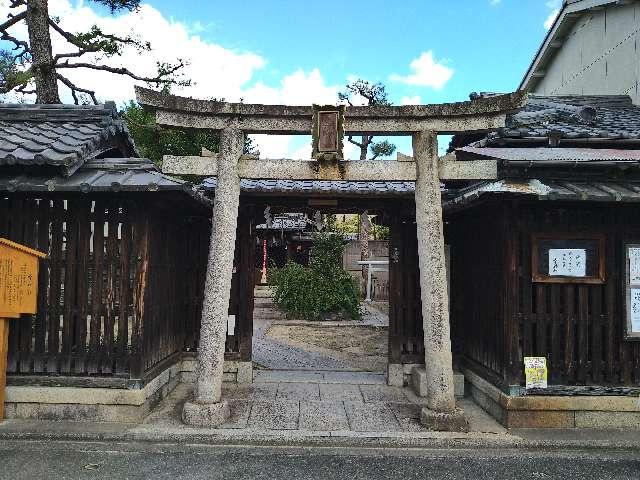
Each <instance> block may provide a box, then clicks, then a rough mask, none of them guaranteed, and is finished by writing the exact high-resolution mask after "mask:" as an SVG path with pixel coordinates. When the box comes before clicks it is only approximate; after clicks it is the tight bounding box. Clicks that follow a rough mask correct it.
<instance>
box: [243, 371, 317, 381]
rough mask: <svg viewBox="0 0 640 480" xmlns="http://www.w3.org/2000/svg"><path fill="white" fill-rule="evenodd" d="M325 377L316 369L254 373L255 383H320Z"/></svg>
mask: <svg viewBox="0 0 640 480" xmlns="http://www.w3.org/2000/svg"><path fill="white" fill-rule="evenodd" d="M323 379H324V377H323V374H322V373H321V372H318V371H315V370H314V371H311V372H305V371H303V370H255V371H254V373H253V381H254V383H273V382H288V383H305V382H306V383H320V382H322V381H323Z"/></svg>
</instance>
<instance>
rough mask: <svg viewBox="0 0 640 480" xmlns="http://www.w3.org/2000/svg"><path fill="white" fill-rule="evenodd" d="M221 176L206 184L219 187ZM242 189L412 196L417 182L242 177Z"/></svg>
mask: <svg viewBox="0 0 640 480" xmlns="http://www.w3.org/2000/svg"><path fill="white" fill-rule="evenodd" d="M216 184H217V179H216V178H215V177H210V178H207V179H205V180H204V181H203V183H202V187H203V188H204V189H205V190H210V191H211V190H215V188H216ZM240 189H241V191H242V192H244V193H252V194H281V193H290V194H291V193H293V194H301V195H340V196H376V197H380V196H412V195H413V194H414V192H415V183H414V182H400V181H394V182H364V181H332V180H251V179H242V180H240Z"/></svg>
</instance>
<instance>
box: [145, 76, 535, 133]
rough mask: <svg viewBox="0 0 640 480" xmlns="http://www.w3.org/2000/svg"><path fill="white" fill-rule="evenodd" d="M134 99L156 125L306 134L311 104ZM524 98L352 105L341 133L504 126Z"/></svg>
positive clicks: (157, 96)
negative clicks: (154, 117)
mask: <svg viewBox="0 0 640 480" xmlns="http://www.w3.org/2000/svg"><path fill="white" fill-rule="evenodd" d="M136 97H137V100H138V102H139V103H140V104H141V105H142V106H143V107H144V108H145V109H148V110H153V111H155V112H156V122H157V123H158V124H159V125H163V126H168V127H177V128H202V129H212V130H221V129H224V128H238V129H241V130H243V131H244V132H245V133H273V134H301V135H305V134H309V133H310V132H311V128H312V116H313V108H312V107H311V106H288V105H263V104H247V103H228V102H219V101H214V100H198V99H194V98H187V97H180V96H176V95H167V94H164V93H162V92H156V91H154V90H150V89H147V88H142V87H136ZM525 102H526V93H525V92H522V91H520V92H515V93H510V94H505V95H496V96H492V97H486V98H480V99H477V100H472V101H467V102H457V103H442V104H433V105H403V106H355V107H349V108H348V109H347V111H346V113H345V125H344V127H345V133H346V134H360V133H379V134H385V135H410V134H412V133H415V132H419V131H426V130H428V131H434V132H438V133H442V134H449V133H450V134H453V133H457V132H464V131H486V130H493V129H496V128H500V127H502V126H504V122H505V118H506V115H507V114H508V113H510V112H512V111H514V110H517V109H518V108H521V107H522V106H523V105H524V104H525Z"/></svg>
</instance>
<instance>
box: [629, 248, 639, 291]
mask: <svg viewBox="0 0 640 480" xmlns="http://www.w3.org/2000/svg"><path fill="white" fill-rule="evenodd" d="M629 283H630V284H632V285H633V284H636V283H637V284H640V248H637V247H630V248H629Z"/></svg>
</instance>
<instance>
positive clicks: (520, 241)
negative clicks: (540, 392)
mask: <svg viewBox="0 0 640 480" xmlns="http://www.w3.org/2000/svg"><path fill="white" fill-rule="evenodd" d="M638 218H640V207H638V206H633V205H624V204H599V203H594V202H591V203H588V202H579V203H573V204H570V203H566V202H546V201H545V202H542V201H540V202H520V203H518V202H517V201H516V200H503V201H502V202H501V203H497V202H488V203H486V204H483V205H479V206H477V207H475V208H472V209H469V210H467V211H463V212H460V213H457V214H452V215H449V216H448V220H449V226H448V241H449V242H450V243H451V244H452V248H453V250H452V263H453V287H452V290H453V292H452V319H453V331H454V344H455V345H456V351H457V353H459V354H460V355H461V356H463V357H464V358H465V360H467V361H468V362H469V363H470V365H475V366H479V367H481V368H483V369H485V371H486V372H487V373H488V374H489V376H491V375H495V377H494V380H495V381H498V382H502V383H503V384H504V385H523V384H524V375H523V365H522V361H523V360H522V359H523V357H524V356H545V357H547V359H548V365H549V383H550V384H555V385H605V386H606V385H611V386H631V385H637V384H639V383H640V343H639V342H637V341H636V342H634V341H626V340H625V339H624V325H625V311H624V290H623V287H624V269H625V261H624V252H623V245H624V242H625V241H640V223H639V222H638ZM534 233H537V234H540V233H541V234H556V235H558V234H559V235H562V234H569V235H577V236H580V235H589V234H604V235H605V239H606V240H605V252H604V254H605V274H606V280H605V282H604V283H603V284H580V283H573V284H566V283H535V282H533V281H532V279H531V248H532V245H531V235H532V234H534Z"/></svg>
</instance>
